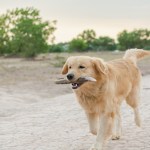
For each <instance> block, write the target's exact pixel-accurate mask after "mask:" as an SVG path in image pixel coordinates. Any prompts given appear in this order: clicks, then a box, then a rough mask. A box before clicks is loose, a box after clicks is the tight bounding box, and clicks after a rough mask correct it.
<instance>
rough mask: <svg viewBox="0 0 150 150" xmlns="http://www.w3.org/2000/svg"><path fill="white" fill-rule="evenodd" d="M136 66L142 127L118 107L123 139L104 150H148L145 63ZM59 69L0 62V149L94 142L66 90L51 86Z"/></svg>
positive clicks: (39, 149)
mask: <svg viewBox="0 0 150 150" xmlns="http://www.w3.org/2000/svg"><path fill="white" fill-rule="evenodd" d="M139 66H140V68H141V70H142V74H143V75H144V77H143V90H142V101H141V112H142V118H143V127H142V128H141V129H139V128H137V127H136V126H135V125H134V122H133V113H132V111H131V110H130V108H129V107H128V106H127V105H125V104H124V105H123V111H122V114H123V117H124V118H125V119H124V120H123V136H122V138H121V140H120V141H111V142H109V144H108V145H107V147H106V150H108V149H112V150H149V149H150V143H149V141H150V132H149V131H150V109H149V108H150V101H149V98H150V75H149V74H150V64H149V63H148V64H147V63H146V64H143V63H141V64H139ZM60 70H61V69H60V68H55V67H53V66H52V65H51V64H50V62H49V60H45V61H32V60H30V61H29V60H24V59H3V58H1V59H0V150H60V149H61V150H87V149H88V148H89V147H90V145H91V144H92V143H93V142H94V140H95V136H93V135H91V134H90V133H89V132H88V125H87V121H86V118H85V115H84V112H83V111H82V109H81V108H80V106H79V105H78V104H77V102H76V100H75V98H74V95H73V94H69V93H72V91H71V88H70V86H69V85H66V86H64V85H55V84H54V80H55V79H56V78H57V77H59V74H60ZM65 94H67V95H65Z"/></svg>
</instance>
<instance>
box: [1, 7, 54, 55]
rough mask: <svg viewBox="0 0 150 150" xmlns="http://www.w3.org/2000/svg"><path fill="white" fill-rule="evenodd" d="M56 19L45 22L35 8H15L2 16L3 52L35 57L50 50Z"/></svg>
mask: <svg viewBox="0 0 150 150" xmlns="http://www.w3.org/2000/svg"><path fill="white" fill-rule="evenodd" d="M55 24H56V22H55V21H52V22H48V21H45V22H43V21H42V19H41V18H40V16H39V11H38V10H36V9H34V8H25V9H18V8H17V9H15V10H12V11H7V13H6V14H4V15H1V16H0V35H1V38H2V39H1V43H0V44H1V47H0V52H1V54H5V53H9V54H10V55H17V56H24V57H34V56H35V55H37V54H39V53H45V52H47V51H48V44H47V40H51V42H53V39H54V36H53V32H54V31H55V29H56V28H55Z"/></svg>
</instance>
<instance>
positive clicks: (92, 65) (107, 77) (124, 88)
mask: <svg viewBox="0 0 150 150" xmlns="http://www.w3.org/2000/svg"><path fill="white" fill-rule="evenodd" d="M146 55H150V52H148V51H144V50H135V49H132V50H128V51H126V54H125V56H124V57H123V58H122V59H117V60H113V61H109V62H104V61H103V60H102V59H100V58H95V57H88V56H73V57H69V58H68V59H67V61H66V63H65V64H64V66H63V69H62V74H70V73H71V74H73V75H74V78H73V79H72V82H75V81H76V80H77V79H78V78H79V77H81V76H90V77H93V78H95V79H96V82H86V83H84V84H83V85H81V86H80V87H78V88H77V89H75V90H74V92H75V95H76V97H77V100H78V102H79V103H80V105H81V106H82V107H83V109H84V110H85V113H86V115H87V118H88V122H89V126H90V131H91V132H92V133H93V134H97V140H96V143H95V144H94V145H93V146H92V148H91V150H101V149H102V146H103V143H104V142H105V140H106V139H107V138H108V137H110V136H111V137H112V138H113V139H119V138H120V136H121V117H120V105H121V103H122V101H123V100H124V99H125V100H126V102H127V104H129V105H130V106H131V107H132V108H133V110H134V114H135V122H136V124H137V125H138V126H140V124H141V122H140V116H139V110H138V106H139V98H140V97H139V92H140V80H141V73H140V71H139V69H138V67H137V65H136V61H137V60H138V59H140V58H142V57H144V56H146ZM80 65H82V66H84V67H85V68H79V66H80Z"/></svg>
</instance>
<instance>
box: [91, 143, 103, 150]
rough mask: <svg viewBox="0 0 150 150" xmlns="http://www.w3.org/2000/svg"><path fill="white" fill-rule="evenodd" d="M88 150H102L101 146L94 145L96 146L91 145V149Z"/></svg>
mask: <svg viewBox="0 0 150 150" xmlns="http://www.w3.org/2000/svg"><path fill="white" fill-rule="evenodd" d="M90 150H102V145H101V144H98V143H96V144H94V145H92V147H91V148H90Z"/></svg>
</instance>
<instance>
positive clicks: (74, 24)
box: [0, 0, 150, 43]
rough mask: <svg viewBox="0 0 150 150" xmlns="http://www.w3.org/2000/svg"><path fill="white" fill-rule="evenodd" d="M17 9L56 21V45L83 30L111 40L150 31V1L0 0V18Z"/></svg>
mask: <svg viewBox="0 0 150 150" xmlns="http://www.w3.org/2000/svg"><path fill="white" fill-rule="evenodd" d="M16 7H18V8H25V7H35V8H37V9H38V10H40V15H41V17H42V18H43V20H49V21H52V20H57V25H56V27H57V30H56V31H55V33H54V35H55V37H56V41H55V43H58V42H67V41H70V40H71V39H73V38H75V37H76V36H77V35H78V34H79V33H81V32H82V31H83V30H86V29H93V30H94V31H95V32H96V34H97V37H99V36H110V37H112V38H116V37H117V34H118V33H119V32H121V31H122V30H124V29H127V30H128V31H131V30H133V29H139V28H147V29H150V0H4V1H2V0H1V1H0V14H2V13H5V12H6V10H8V9H10V10H11V9H14V8H16Z"/></svg>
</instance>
